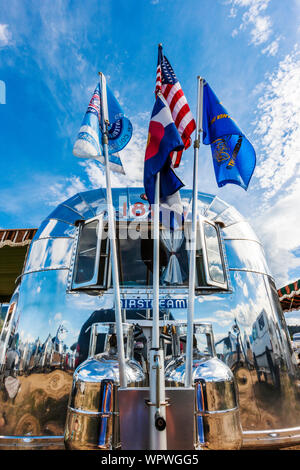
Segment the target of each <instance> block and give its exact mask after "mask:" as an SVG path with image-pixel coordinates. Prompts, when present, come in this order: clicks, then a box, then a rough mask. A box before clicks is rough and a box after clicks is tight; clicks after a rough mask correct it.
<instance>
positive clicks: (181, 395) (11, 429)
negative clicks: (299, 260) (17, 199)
mask: <svg viewBox="0 0 300 470" xmlns="http://www.w3.org/2000/svg"><path fill="white" fill-rule="evenodd" d="M191 197H192V192H191V191H190V190H181V199H182V202H183V206H184V224H183V226H182V227H181V228H180V229H177V230H175V231H170V230H169V229H168V228H166V227H165V226H164V223H163V221H162V223H161V227H160V336H161V346H162V349H163V351H164V358H165V387H166V388H165V390H166V400H167V401H168V405H169V406H168V407H167V417H166V429H167V448H168V449H202V448H203V449H224V448H225V449H239V448H266V447H272V446H276V447H284V446H291V445H295V444H298V443H300V395H299V372H298V368H297V360H296V358H295V355H294V352H293V349H292V347H291V341H290V338H289V335H288V332H287V327H286V323H285V319H284V316H283V314H282V310H281V308H280V304H279V300H278V296H277V291H276V288H275V284H274V280H273V278H272V276H271V274H270V272H269V269H268V266H267V263H266V260H265V256H264V252H263V248H262V245H261V243H260V241H259V240H258V239H257V237H256V235H255V233H254V232H253V230H252V229H251V227H250V226H249V224H248V223H247V222H246V221H245V220H244V218H243V217H242V216H241V215H240V214H239V213H238V212H237V210H235V209H234V207H232V206H230V205H228V204H227V203H225V202H224V201H222V200H221V199H219V198H218V197H215V196H213V195H210V194H204V193H200V192H199V193H198V216H199V217H198V222H197V223H198V235H197V252H196V285H195V323H194V344H193V351H194V357H193V387H192V389H185V388H184V375H185V345H186V334H187V333H186V318H187V298H188V276H189V270H188V266H189V251H188V244H189V233H190V221H191ZM113 205H114V209H115V219H116V228H117V239H116V244H117V250H118V261H119V277H120V294H121V301H122V315H123V319H122V321H123V333H124V348H125V374H126V377H127V388H126V390H122V389H121V388H120V386H119V370H118V360H117V356H116V350H117V344H116V331H115V316H114V292H113V287H112V279H111V278H112V276H111V262H110V243H109V239H108V237H107V204H106V192H105V190H103V189H97V190H91V191H87V192H83V193H79V194H77V195H75V196H73V197H72V198H70V199H68V200H67V201H65V202H63V203H61V204H60V205H59V206H58V207H57V208H56V209H55V210H54V211H53V212H52V213H51V214H50V215H49V216H48V217H47V218H46V219H45V220H44V221H43V222H42V224H41V226H40V228H39V230H38V231H37V233H36V235H35V237H34V239H33V242H32V244H31V246H30V251H29V253H28V256H27V260H26V263H25V266H24V270H23V273H22V275H21V276H20V278H19V279H18V283H17V288H16V291H15V294H14V296H13V297H12V300H11V303H10V306H9V309H8V315H10V316H9V318H8V317H7V320H5V321H6V323H5V328H3V329H2V332H1V336H0V344H1V354H0V359H1V364H0V366H1V384H0V426H1V428H0V436H1V439H0V446H1V447H2V448H12V447H16V448H26V447H27V448H28V447H30V448H58V447H61V448H65V447H66V448H67V449H98V450H101V449H149V436H148V420H149V417H148V415H149V412H148V409H149V406H151V403H150V401H149V395H148V392H147V391H148V387H149V372H150V371H149V349H150V339H151V323H152V322H151V315H152V294H153V293H152V281H153V280H152V269H153V261H152V258H153V254H152V253H153V251H152V250H153V245H152V239H151V230H152V218H151V211H150V208H149V205H148V203H147V201H146V200H145V196H144V190H143V188H119V189H113ZM13 356H14V358H17V360H14V361H12V360H11V359H10V358H12V357H13ZM137 416H138V420H137V419H136V417H137Z"/></svg>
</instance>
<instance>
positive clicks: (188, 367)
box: [185, 77, 203, 387]
mask: <svg viewBox="0 0 300 470" xmlns="http://www.w3.org/2000/svg"><path fill="white" fill-rule="evenodd" d="M197 80H198V86H197V116H196V139H195V142H194V174H193V204H192V230H191V244H190V250H191V251H190V267H189V299H188V313H187V338H186V363H185V386H186V387H192V385H193V337H194V303H195V275H196V241H197V206H198V204H197V203H198V155H199V147H200V135H201V132H202V121H203V78H201V77H197Z"/></svg>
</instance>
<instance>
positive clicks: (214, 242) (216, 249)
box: [204, 223, 225, 284]
mask: <svg viewBox="0 0 300 470" xmlns="http://www.w3.org/2000/svg"><path fill="white" fill-rule="evenodd" d="M204 237H205V242H206V253H207V261H208V272H209V276H210V278H211V280H212V281H215V282H220V283H221V284H222V283H224V282H225V277H224V270H223V263H222V259H221V253H220V244H219V240H218V233H217V230H216V227H214V226H213V225H211V224H208V223H204Z"/></svg>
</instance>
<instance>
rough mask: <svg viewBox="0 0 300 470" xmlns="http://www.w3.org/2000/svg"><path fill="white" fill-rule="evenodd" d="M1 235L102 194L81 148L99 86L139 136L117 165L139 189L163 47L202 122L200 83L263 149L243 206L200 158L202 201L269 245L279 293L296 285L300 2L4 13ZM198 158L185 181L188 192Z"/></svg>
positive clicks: (14, 2) (299, 257)
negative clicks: (228, 208)
mask: <svg viewBox="0 0 300 470" xmlns="http://www.w3.org/2000/svg"><path fill="white" fill-rule="evenodd" d="M0 5H1V8H0V80H2V81H3V82H5V85H6V104H0V124H1V138H0V157H1V158H0V227H1V228H21V227H37V226H39V224H40V222H41V221H42V220H43V218H45V217H46V216H47V215H48V214H49V213H50V212H51V211H52V210H53V207H54V206H55V205H57V204H58V203H59V202H62V201H63V200H64V199H66V198H67V197H70V196H72V195H73V194H75V193H77V192H78V191H82V190H87V189H91V188H96V187H99V185H104V175H103V171H102V170H101V169H100V168H99V166H97V165H96V164H95V163H94V162H92V161H88V160H80V159H78V158H76V157H74V156H73V155H72V148H73V144H74V141H75V139H76V136H77V132H78V130H79V127H80V124H81V121H82V118H83V115H84V113H85V111H86V108H87V104H88V102H89V99H90V96H91V93H92V91H93V89H94V88H95V86H96V82H97V72H98V71H102V72H104V74H105V75H106V77H107V81H108V83H109V85H110V87H111V89H112V90H113V91H114V93H115V95H116V96H117V97H118V98H119V100H120V102H121V103H122V105H123V108H124V110H125V112H126V114H127V116H128V117H129V118H130V119H131V121H132V123H133V127H134V133H133V137H132V139H131V142H130V143H129V145H128V146H127V147H126V148H125V149H124V151H122V152H121V154H120V156H121V158H122V160H123V164H124V167H125V170H126V171H127V173H128V176H127V179H126V178H124V177H117V176H113V184H114V185H115V186H117V185H122V186H123V185H126V184H128V185H139V184H141V181H142V171H143V157H144V151H145V145H146V141H147V130H148V123H149V117H150V114H151V111H152V107H153V104H154V87H155V75H156V61H157V45H158V43H159V42H162V43H163V46H164V53H165V55H166V56H167V57H168V59H169V61H170V62H171V64H172V66H173V68H174V70H175V73H176V75H177V77H178V78H179V81H180V83H181V86H182V88H183V90H184V92H185V95H186V96H187V99H188V101H189V104H190V107H191V110H192V112H194V113H195V110H196V77H197V75H202V76H203V77H205V79H206V80H207V81H208V82H209V83H210V85H211V87H212V88H213V89H214V91H215V93H216V94H217V96H218V97H219V98H220V100H221V101H222V103H223V104H224V106H225V107H226V108H227V109H228V111H229V112H230V114H231V115H232V116H233V117H234V118H235V120H236V121H237V123H238V125H239V127H240V128H241V129H242V130H243V131H244V133H245V134H246V135H247V137H248V138H249V140H250V141H251V142H252V143H253V145H254V147H255V149H256V153H257V167H256V170H255V173H254V176H253V178H252V180H251V183H250V186H249V189H248V191H247V192H245V191H244V190H242V189H241V188H239V187H236V186H234V185H230V186H229V185H227V186H226V187H225V188H221V189H218V188H217V185H216V182H215V177H214V174H213V166H212V160H211V154H210V149H209V148H207V147H203V146H201V148H200V164H199V189H200V190H202V191H207V192H209V193H214V194H217V195H218V196H219V197H220V198H222V199H224V200H225V201H227V202H228V203H231V204H233V205H235V206H236V208H237V209H238V210H239V211H240V212H241V213H242V214H243V215H244V216H245V217H246V218H247V219H248V220H249V221H250V223H251V224H252V226H253V228H254V229H255V231H256V232H257V234H258V236H259V238H260V239H261V241H262V242H263V244H264V247H265V251H266V255H267V259H268V262H269V265H270V268H271V271H272V272H273V274H274V277H275V280H276V283H277V285H278V287H281V286H282V285H283V284H285V283H287V282H289V281H293V280H295V279H296V278H299V277H300V222H299V216H298V213H299V209H298V207H299V200H300V165H299V155H300V87H299V83H300V49H299V47H298V43H300V28H299V24H300V1H299V0H289V1H288V2H282V1H280V0H186V1H185V2H182V1H178V0H139V1H137V0H135V1H133V0H115V1H114V2H113V1H111V0H101V1H100V0H87V1H86V2H81V1H79V0H73V1H67V0H64V1H58V0H44V1H42V2H41V1H37V0H27V1H26V2H24V1H22V0H10V1H9V2H7V1H6V0H0ZM192 158H193V152H192V149H189V150H188V151H186V152H185V154H184V157H183V159H182V165H181V167H180V169H179V172H178V174H179V176H180V177H181V178H182V179H183V181H184V182H185V184H186V186H187V187H190V186H191V183H192Z"/></svg>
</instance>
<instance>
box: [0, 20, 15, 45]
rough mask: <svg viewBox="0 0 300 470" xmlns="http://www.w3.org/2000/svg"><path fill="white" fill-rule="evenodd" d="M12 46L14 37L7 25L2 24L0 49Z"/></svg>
mask: <svg viewBox="0 0 300 470" xmlns="http://www.w3.org/2000/svg"><path fill="white" fill-rule="evenodd" d="M10 44H12V35H11V32H10V30H9V27H8V25H7V24H0V48H1V47H5V46H9V45H10Z"/></svg>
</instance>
